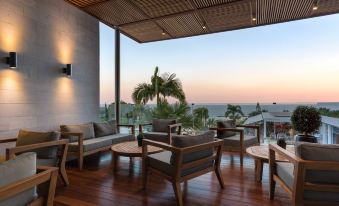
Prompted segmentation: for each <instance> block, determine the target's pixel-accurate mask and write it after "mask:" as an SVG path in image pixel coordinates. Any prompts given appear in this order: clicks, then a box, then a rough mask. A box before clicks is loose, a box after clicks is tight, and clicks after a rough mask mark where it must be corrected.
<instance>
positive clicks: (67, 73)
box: [62, 64, 72, 77]
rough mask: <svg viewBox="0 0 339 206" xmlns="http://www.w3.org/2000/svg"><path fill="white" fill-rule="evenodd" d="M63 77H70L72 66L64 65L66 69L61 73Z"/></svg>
mask: <svg viewBox="0 0 339 206" xmlns="http://www.w3.org/2000/svg"><path fill="white" fill-rule="evenodd" d="M62 72H63V73H64V74H65V75H67V76H69V77H71V76H72V64H66V67H65V68H63V71H62Z"/></svg>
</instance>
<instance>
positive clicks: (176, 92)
mask: <svg viewBox="0 0 339 206" xmlns="http://www.w3.org/2000/svg"><path fill="white" fill-rule="evenodd" d="M158 73H159V68H158V67H156V68H155V70H154V74H153V76H152V77H151V84H148V83H141V84H138V86H137V87H136V88H134V91H133V94H132V99H133V101H134V102H135V103H136V104H146V103H147V102H148V101H150V100H153V99H154V98H156V101H157V105H159V104H160V101H161V100H162V99H163V100H164V101H166V97H173V98H176V99H178V100H179V101H180V102H185V93H184V90H183V89H182V84H181V82H180V80H179V79H178V78H176V74H168V73H165V74H163V75H162V76H159V74H158Z"/></svg>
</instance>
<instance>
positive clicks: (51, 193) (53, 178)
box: [46, 171, 58, 206]
mask: <svg viewBox="0 0 339 206" xmlns="http://www.w3.org/2000/svg"><path fill="white" fill-rule="evenodd" d="M57 179H58V171H53V172H52V174H51V180H50V181H49V191H48V198H47V202H46V205H47V206H52V205H53V202H54V195H55V188H56V184H57Z"/></svg>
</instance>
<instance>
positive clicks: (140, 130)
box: [139, 123, 152, 134]
mask: <svg viewBox="0 0 339 206" xmlns="http://www.w3.org/2000/svg"><path fill="white" fill-rule="evenodd" d="M148 125H152V123H145V124H139V134H141V133H142V127H144V126H148Z"/></svg>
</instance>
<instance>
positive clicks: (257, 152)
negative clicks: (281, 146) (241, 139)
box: [246, 145, 295, 162]
mask: <svg viewBox="0 0 339 206" xmlns="http://www.w3.org/2000/svg"><path fill="white" fill-rule="evenodd" d="M286 150H287V151H289V152H292V153H294V152H295V150H294V145H287V147H286ZM246 153H247V154H248V155H250V156H252V157H254V158H257V159H262V160H265V161H268V158H269V149H268V145H260V146H252V147H248V148H247V149H246ZM275 159H276V160H277V161H283V162H285V161H287V160H286V159H285V158H284V157H282V156H281V155H279V154H277V153H276V154H275Z"/></svg>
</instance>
